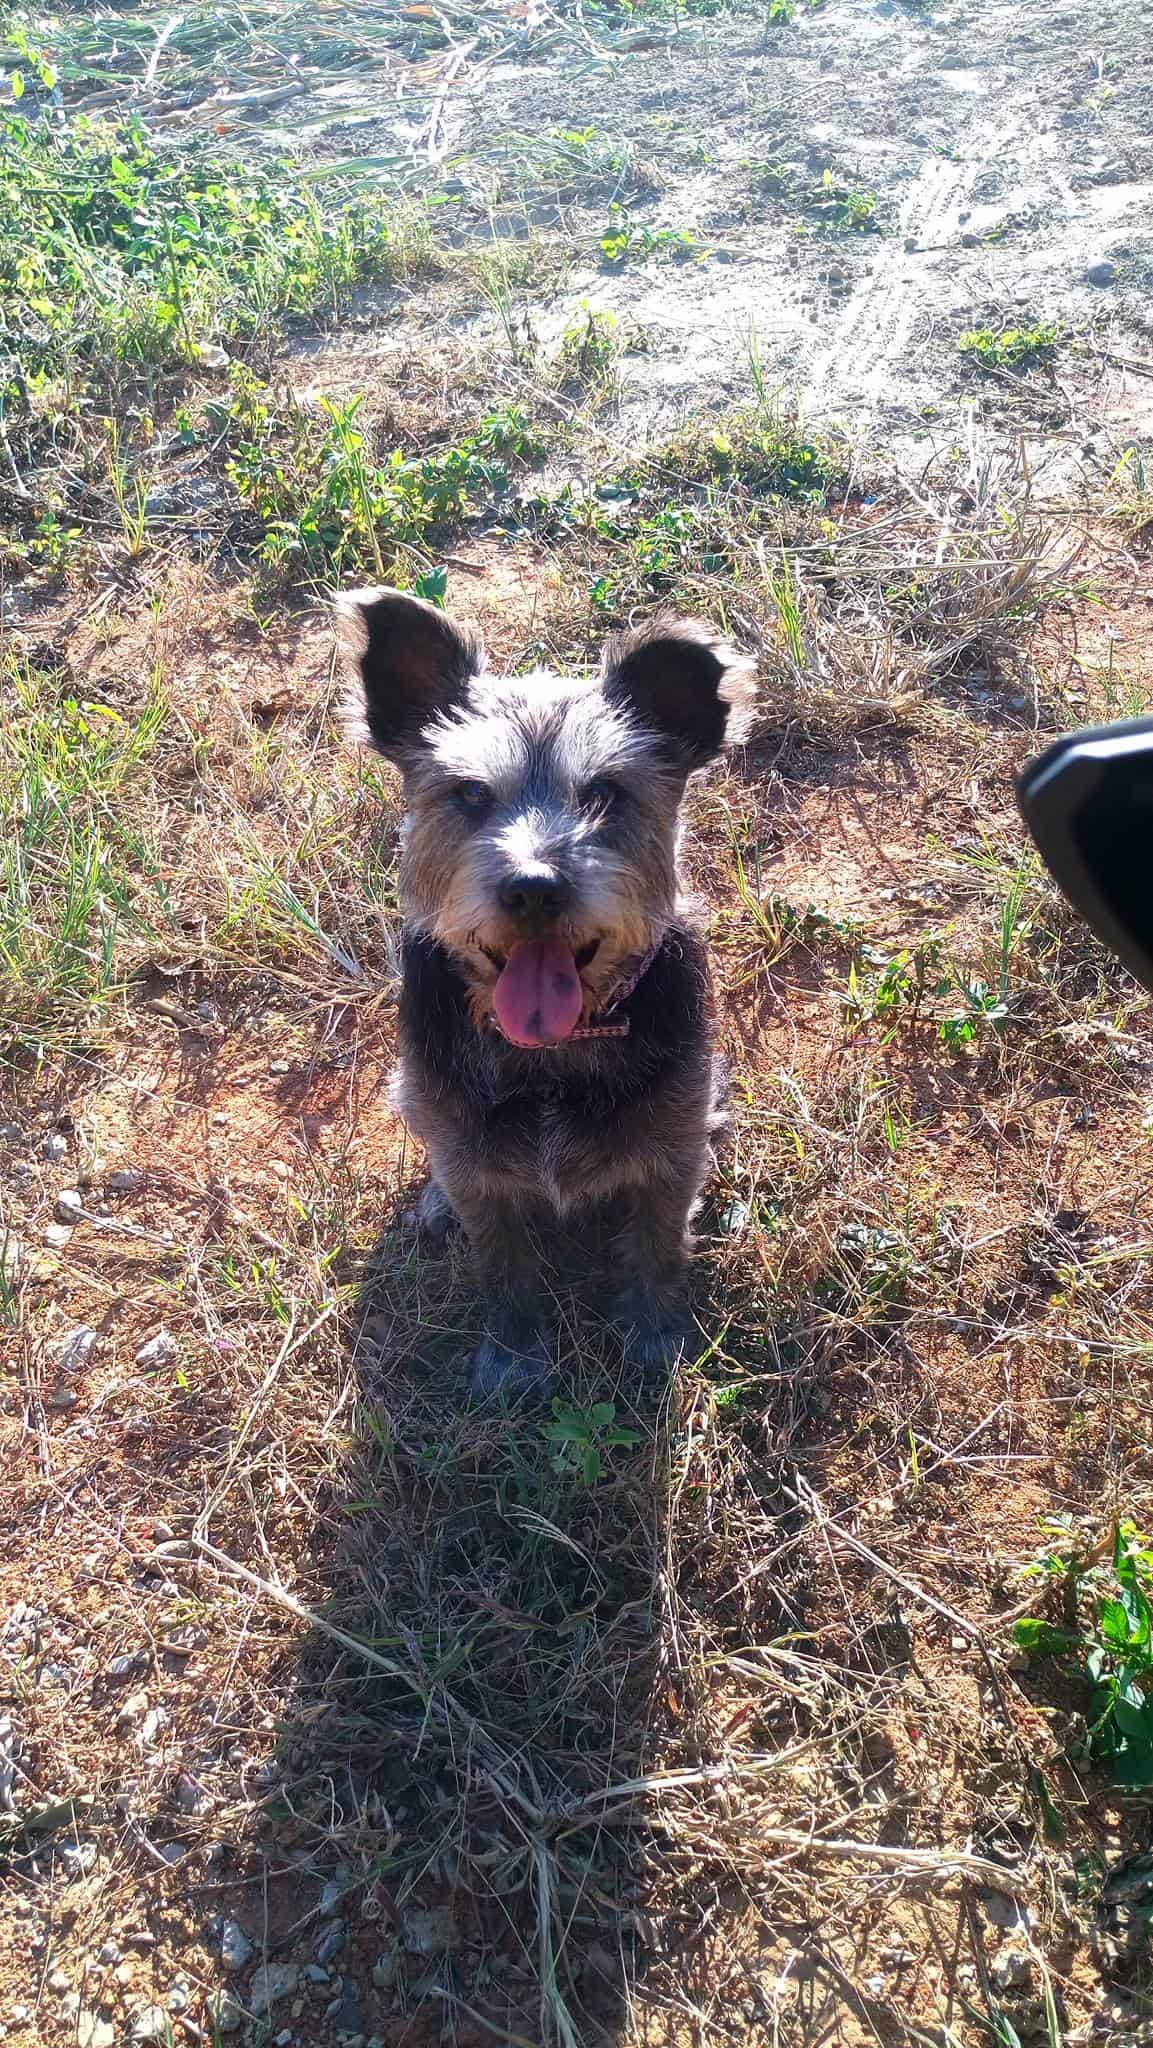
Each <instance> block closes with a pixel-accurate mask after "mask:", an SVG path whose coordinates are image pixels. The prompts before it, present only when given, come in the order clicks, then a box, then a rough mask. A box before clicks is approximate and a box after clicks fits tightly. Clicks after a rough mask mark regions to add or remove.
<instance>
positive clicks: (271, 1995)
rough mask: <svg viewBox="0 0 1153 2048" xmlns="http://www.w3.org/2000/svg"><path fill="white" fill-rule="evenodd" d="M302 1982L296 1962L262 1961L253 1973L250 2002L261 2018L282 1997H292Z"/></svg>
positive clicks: (249, 1993)
mask: <svg viewBox="0 0 1153 2048" xmlns="http://www.w3.org/2000/svg"><path fill="white" fill-rule="evenodd" d="M299 1982H300V1971H299V1970H298V1969H297V1967H296V1965H295V1963H261V1964H260V1965H259V1967H258V1968H257V1969H255V1970H254V1971H253V1973H252V1983H251V1986H250V1987H249V1992H248V2003H249V2005H250V2006H251V2008H252V2010H253V2012H254V2013H255V2014H256V2017H257V2018H258V2019H260V2018H261V2017H262V2016H263V2015H264V2014H265V2013H266V2012H270V2011H271V2009H272V2007H273V2006H274V2005H276V2004H277V2002H278V2001H279V2000H280V1999H282V1998H291V1997H292V1994H293V1992H294V1991H295V1990H296V1987H297V1985H298V1984H299Z"/></svg>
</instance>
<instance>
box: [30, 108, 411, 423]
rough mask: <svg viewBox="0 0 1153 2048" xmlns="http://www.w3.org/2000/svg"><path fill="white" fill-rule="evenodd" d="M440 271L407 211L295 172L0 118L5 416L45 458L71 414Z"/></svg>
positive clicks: (101, 128) (56, 122) (133, 128)
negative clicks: (292, 317)
mask: <svg viewBox="0 0 1153 2048" xmlns="http://www.w3.org/2000/svg"><path fill="white" fill-rule="evenodd" d="M431 262H432V254H431V243H430V241H429V238H428V233H427V224H426V223H423V222H422V221H420V220H418V218H417V216H415V215H414V214H413V212H412V209H408V210H407V211H404V212H393V211H391V210H390V209H389V208H388V207H386V206H385V205H383V204H382V203H381V202H380V201H379V200H374V199H371V198H368V199H366V198H364V197H359V196H355V195H354V194H353V193H352V192H351V190H350V189H347V188H345V187H342V186H341V185H340V183H339V181H336V182H335V183H334V184H331V185H329V186H328V187H327V188H326V196H325V199H324V201H323V203H322V201H321V199H320V198H319V197H318V196H317V189H316V188H315V187H314V185H313V184H311V183H309V181H308V180H306V179H305V178H303V177H302V176H301V174H300V173H299V171H298V170H297V169H296V168H295V167H294V166H293V165H292V164H290V163H287V162H281V163H277V164H273V165H271V166H269V167H267V168H265V169H260V170H256V169H249V168H246V167H245V166H244V165H242V164H236V163H228V164H225V163H222V162H220V161H217V160H216V159H215V157H214V156H213V155H212V153H211V152H210V150H209V149H208V148H207V147H206V146H205V145H203V144H201V143H195V144H194V143H185V144H182V145H181V146H180V147H179V149H175V148H164V149H162V148H161V147H160V146H159V145H158V144H156V143H154V141H153V140H152V138H151V137H150V136H149V134H148V132H147V130H146V128H145V127H144V125H143V123H142V122H141V121H140V120H139V119H137V118H132V119H130V120H127V121H122V122H107V121H98V120H90V119H88V118H86V117H85V116H83V115H77V116H76V117H74V118H63V119H59V118H57V119H42V120H40V121H37V122H35V123H34V122H31V121H28V120H26V119H24V118H23V116H22V115H20V114H19V113H13V112H4V113H3V114H0V361H2V362H3V364H4V367H3V369H2V370H0V404H2V410H3V414H4V418H5V423H6V431H7V436H8V441H9V444H10V451H11V455H12V456H13V458H15V459H16V460H21V459H24V460H35V458H36V456H37V454H38V453H39V451H40V449H41V447H42V445H43V444H44V443H45V441H46V439H47V438H48V437H49V435H50V434H51V432H52V430H53V428H54V427H55V426H57V425H58V423H59V420H60V419H61V417H63V418H66V419H70V420H75V421H83V419H84V417H85V415H86V413H87V412H88V410H89V409H90V408H91V405H92V403H93V401H95V402H96V403H97V404H108V403H111V402H114V403H115V404H116V406H117V409H120V410H123V409H124V408H125V407H126V406H127V405H128V404H129V403H131V402H134V401H139V400H140V399H144V400H146V401H150V400H152V399H153V398H154V396H155V388H156V385H155V380H156V377H157V375H158V373H160V372H161V371H172V370H174V369H180V368H181V367H184V366H187V365H189V364H197V363H199V362H200V360H201V358H202V357H204V356H205V352H206V351H207V353H208V356H211V353H212V350H214V349H215V350H217V351H219V350H220V349H221V345H222V344H223V343H235V342H240V343H241V344H242V345H249V344H251V342H252V341H253V339H254V337H256V336H258V335H259V334H261V333H262V332H265V331H267V330H268V329H269V328H270V327H271V326H272V324H273V323H274V322H275V321H276V320H277V319H279V318H281V317H282V316H284V315H286V314H299V315H308V316H314V315H316V314H318V313H328V314H336V313H337V312H339V310H340V309H341V307H342V306H343V305H344V304H345V303H346V302H347V300H348V296H349V294H350V292H351V291H352V290H353V288H354V287H355V286H356V285H357V284H359V283H360V282H362V281H363V280H365V279H367V278H383V277H393V276H396V275H398V274H400V275H405V276H409V275H412V274H414V272H416V271H419V270H422V269H425V268H427V267H429V266H430V264H431Z"/></svg>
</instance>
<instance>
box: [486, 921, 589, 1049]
mask: <svg viewBox="0 0 1153 2048" xmlns="http://www.w3.org/2000/svg"><path fill="white" fill-rule="evenodd" d="M599 945H600V940H599V938H597V939H593V940H591V941H589V942H588V943H586V944H585V945H583V946H581V947H579V948H578V949H577V950H576V951H575V952H574V950H573V948H572V947H571V946H570V945H568V943H567V942H566V941H565V940H564V939H561V938H559V937H556V936H553V937H551V938H544V939H522V940H520V941H519V942H518V943H517V944H516V945H515V946H512V947H510V949H509V950H508V952H507V953H500V952H497V951H496V949H495V948H494V947H491V946H485V945H482V944H480V942H479V941H478V950H479V951H480V952H482V953H483V954H484V956H485V958H486V960H488V961H489V962H490V963H491V965H492V966H493V967H495V968H496V969H497V978H496V981H495V982H494V984H493V987H492V1007H493V1013H494V1015H495V1017H496V1021H497V1023H498V1025H499V1026H500V1029H501V1031H502V1032H503V1034H504V1036H505V1037H506V1038H507V1039H509V1040H510V1041H511V1043H512V1044H513V1045H520V1046H526V1047H532V1048H538V1047H541V1046H546V1045H561V1044H563V1042H564V1040H565V1039H566V1038H571V1037H572V1034H573V1032H574V1031H575V1030H576V1027H577V1025H578V1024H579V1023H580V1020H581V1017H582V1015H583V1013H584V1007H585V991H584V989H583V987H582V986H581V972H582V969H584V968H586V967H588V966H589V965H590V963H591V961H592V959H593V957H594V955H595V953H596V950H597V947H598V946H599Z"/></svg>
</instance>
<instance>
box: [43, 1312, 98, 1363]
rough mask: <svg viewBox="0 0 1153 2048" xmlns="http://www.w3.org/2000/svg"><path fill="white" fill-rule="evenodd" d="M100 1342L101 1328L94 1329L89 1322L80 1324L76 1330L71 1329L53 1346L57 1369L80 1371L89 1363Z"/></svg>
mask: <svg viewBox="0 0 1153 2048" xmlns="http://www.w3.org/2000/svg"><path fill="white" fill-rule="evenodd" d="M99 1342H100V1332H99V1330H94V1329H92V1328H91V1326H90V1325H89V1324H88V1323H80V1324H78V1325H77V1327H76V1329H75V1330H69V1332H68V1335H67V1336H66V1337H62V1338H61V1340H60V1342H59V1343H58V1344H54V1345H53V1347H52V1357H53V1359H54V1361H55V1364H56V1370H57V1371H58V1372H80V1371H81V1370H82V1368H83V1367H84V1366H86V1365H87V1363H88V1361H89V1359H90V1358H91V1356H92V1353H93V1351H94V1349H95V1347H96V1345H97V1344H99Z"/></svg>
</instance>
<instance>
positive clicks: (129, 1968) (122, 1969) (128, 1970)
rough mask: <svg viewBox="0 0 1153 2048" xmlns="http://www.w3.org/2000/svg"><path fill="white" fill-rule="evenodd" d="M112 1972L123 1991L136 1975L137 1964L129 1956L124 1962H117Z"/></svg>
mask: <svg viewBox="0 0 1153 2048" xmlns="http://www.w3.org/2000/svg"><path fill="white" fill-rule="evenodd" d="M112 1974H113V1976H114V1977H115V1979H116V1982H117V1983H118V1984H119V1986H120V1988H121V1990H122V1991H123V1990H124V1989H125V1987H126V1986H127V1985H129V1984H131V1982H132V1979H133V1978H134V1977H135V1975H136V1964H135V1963H134V1961H133V1960H132V1957H131V1956H129V1957H128V1958H127V1959H126V1960H125V1961H124V1962H122V1963H117V1965H116V1968H115V1969H114V1970H113V1972H112Z"/></svg>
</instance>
